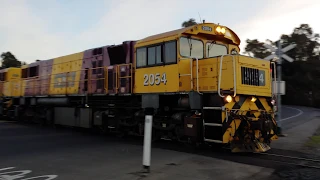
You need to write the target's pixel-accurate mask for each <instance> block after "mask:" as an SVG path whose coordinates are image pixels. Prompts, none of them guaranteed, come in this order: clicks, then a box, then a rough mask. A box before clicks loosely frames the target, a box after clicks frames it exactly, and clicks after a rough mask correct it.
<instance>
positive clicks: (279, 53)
mask: <svg viewBox="0 0 320 180" xmlns="http://www.w3.org/2000/svg"><path fill="white" fill-rule="evenodd" d="M264 47H266V48H268V49H270V50H271V51H272V52H273V53H274V54H271V55H270V56H267V57H265V58H264V59H265V60H272V59H274V58H276V59H277V61H276V62H277V75H278V77H277V81H273V83H274V84H275V83H276V86H277V87H278V88H276V92H274V93H275V94H276V95H277V101H276V102H277V107H278V108H277V109H278V113H277V118H276V121H277V125H278V134H279V135H280V136H282V135H283V134H282V125H281V119H282V109H281V105H282V102H281V96H282V95H285V81H282V58H283V59H285V60H287V61H289V62H293V61H294V60H293V59H292V58H291V57H289V56H288V55H286V54H285V52H287V51H289V50H291V49H293V48H294V47H296V44H290V45H288V46H287V47H285V48H283V49H282V45H281V39H280V40H278V42H277V48H274V47H272V46H270V45H268V44H264Z"/></svg>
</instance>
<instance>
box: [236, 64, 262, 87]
mask: <svg viewBox="0 0 320 180" xmlns="http://www.w3.org/2000/svg"><path fill="white" fill-rule="evenodd" d="M241 81H242V84H245V85H251V86H264V85H265V73H264V71H263V70H259V69H254V68H248V67H241Z"/></svg>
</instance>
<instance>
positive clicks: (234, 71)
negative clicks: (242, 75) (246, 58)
mask: <svg viewBox="0 0 320 180" xmlns="http://www.w3.org/2000/svg"><path fill="white" fill-rule="evenodd" d="M224 56H231V57H232V61H233V90H234V93H233V97H236V95H237V79H236V61H235V60H234V56H233V55H231V54H226V55H222V56H221V58H220V71H219V81H218V94H219V96H220V97H224V96H223V95H221V93H220V86H221V75H222V62H223V57H224Z"/></svg>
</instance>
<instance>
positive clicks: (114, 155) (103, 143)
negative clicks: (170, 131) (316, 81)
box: [0, 106, 320, 180]
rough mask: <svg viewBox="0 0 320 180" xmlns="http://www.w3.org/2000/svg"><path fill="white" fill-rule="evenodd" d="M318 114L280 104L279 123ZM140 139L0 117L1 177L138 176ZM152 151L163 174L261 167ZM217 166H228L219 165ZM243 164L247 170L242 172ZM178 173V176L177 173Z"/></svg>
mask: <svg viewBox="0 0 320 180" xmlns="http://www.w3.org/2000/svg"><path fill="white" fill-rule="evenodd" d="M319 114H320V113H319V110H316V109H311V108H304V107H286V106H284V107H283V114H282V117H283V118H282V125H283V128H284V129H290V128H293V127H295V126H299V125H301V124H304V123H305V122H307V121H308V120H309V119H310V118H311V117H312V116H317V115H319ZM302 117H303V118H302ZM135 142H137V141H135ZM141 144H142V139H141V140H138V144H128V143H127V142H122V141H119V139H117V138H114V137H105V136H101V135H97V134H94V133H90V132H86V131H79V130H74V129H70V128H66V129H65V128H58V129H54V128H48V127H40V126H38V125H32V124H17V123H12V122H10V123H8V122H4V121H0V179H1V180H15V179H19V180H23V179H24V180H29V179H37V180H42V179H43V180H49V179H78V180H82V179H83V180H87V179H95V180H98V179H130V180H131V179H140V178H141V176H140V175H137V174H136V172H138V171H139V170H141V169H142V168H141V167H142V146H141ZM182 148H183V147H182ZM152 155H153V159H152V164H153V168H156V169H158V173H163V174H165V175H167V178H175V179H179V178H181V177H183V179H204V178H207V177H208V172H210V173H209V174H210V177H216V176H217V174H219V175H220V176H219V177H220V178H221V179H233V178H235V177H239V174H237V173H236V172H241V173H242V176H243V177H244V178H248V177H251V175H250V173H259V172H260V169H257V168H256V167H255V166H253V167H252V166H250V167H246V168H243V167H244V166H245V165H235V164H232V165H230V164H225V165H224V164H223V163H226V161H219V162H216V160H214V159H213V158H210V159H201V158H199V157H193V156H192V155H191V154H186V153H181V152H175V151H168V150H163V149H153V150H152ZM173 162H174V163H176V162H183V163H182V164H184V166H180V169H176V170H172V168H171V169H170V172H171V174H170V173H168V172H167V170H168V168H167V166H168V164H171V163H173ZM199 162H201V163H200V164H199ZM174 163H173V164H174ZM206 164H212V166H210V167H211V168H212V167H214V164H219V165H220V166H219V168H220V169H210V170H208V169H207V168H208V166H207V165H206ZM231 166H232V168H234V173H235V174H233V173H223V175H222V174H221V173H219V172H221V171H226V172H230V167H231ZM222 167H226V168H228V169H226V170H222V169H221V168H222ZM237 168H240V169H241V170H240V169H237ZM159 169H163V170H159ZM165 169H167V170H165ZM194 169H196V170H197V171H194ZM199 169H201V172H199V171H200V170H199ZM244 169H248V170H250V171H252V172H248V173H247V174H246V173H245V170H244ZM261 171H265V170H261ZM202 172H205V175H203V174H202ZM231 172H232V171H231ZM177 173H178V174H180V176H176V174H177ZM215 173H216V174H215ZM156 179H158V178H156ZM160 179H161V178H160ZM164 179H166V178H164Z"/></svg>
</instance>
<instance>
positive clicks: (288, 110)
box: [280, 106, 320, 130]
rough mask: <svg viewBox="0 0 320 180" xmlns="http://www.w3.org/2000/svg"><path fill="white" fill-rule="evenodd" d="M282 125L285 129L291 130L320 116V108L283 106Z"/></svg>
mask: <svg viewBox="0 0 320 180" xmlns="http://www.w3.org/2000/svg"><path fill="white" fill-rule="evenodd" d="M281 115H282V117H281V121H280V125H281V127H282V128H283V130H289V129H292V128H294V127H297V126H300V125H302V124H304V123H307V122H309V121H311V120H312V119H313V118H314V117H316V116H320V109H316V108H309V107H301V106H282V114H281Z"/></svg>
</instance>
